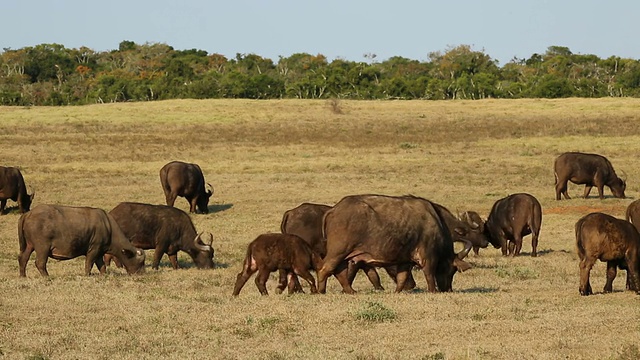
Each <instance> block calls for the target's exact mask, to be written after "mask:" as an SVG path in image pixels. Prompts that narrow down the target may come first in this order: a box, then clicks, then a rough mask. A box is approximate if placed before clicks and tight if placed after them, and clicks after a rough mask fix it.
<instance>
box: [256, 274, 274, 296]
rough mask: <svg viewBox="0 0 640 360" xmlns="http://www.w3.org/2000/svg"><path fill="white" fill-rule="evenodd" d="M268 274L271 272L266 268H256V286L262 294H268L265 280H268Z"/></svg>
mask: <svg viewBox="0 0 640 360" xmlns="http://www.w3.org/2000/svg"><path fill="white" fill-rule="evenodd" d="M269 274H271V272H270V271H269V270H267V269H264V268H260V269H258V275H256V286H257V287H258V291H260V294H262V295H269V292H268V291H267V280H269Z"/></svg>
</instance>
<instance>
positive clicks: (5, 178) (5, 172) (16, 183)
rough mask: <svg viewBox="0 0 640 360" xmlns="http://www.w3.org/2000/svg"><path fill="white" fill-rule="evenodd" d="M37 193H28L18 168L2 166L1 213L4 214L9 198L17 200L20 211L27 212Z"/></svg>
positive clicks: (0, 185) (0, 183)
mask: <svg viewBox="0 0 640 360" xmlns="http://www.w3.org/2000/svg"><path fill="white" fill-rule="evenodd" d="M35 195H36V193H35V192H32V193H31V195H29V194H27V187H26V186H25V184H24V178H23V177H22V173H20V170H19V169H18V168H14V167H4V166H0V215H4V208H5V206H7V199H11V200H13V201H17V202H18V207H19V208H20V212H21V213H23V214H24V213H26V212H27V211H29V208H30V207H31V202H32V201H33V198H34V196H35Z"/></svg>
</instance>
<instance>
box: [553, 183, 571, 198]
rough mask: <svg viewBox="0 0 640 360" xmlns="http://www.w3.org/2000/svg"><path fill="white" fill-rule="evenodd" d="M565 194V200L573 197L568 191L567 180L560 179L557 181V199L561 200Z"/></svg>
mask: <svg viewBox="0 0 640 360" xmlns="http://www.w3.org/2000/svg"><path fill="white" fill-rule="evenodd" d="M561 194H562V196H564V198H565V200H569V199H571V197H570V196H569V192H568V191H567V180H563V181H560V179H558V182H557V183H556V200H560V195H561Z"/></svg>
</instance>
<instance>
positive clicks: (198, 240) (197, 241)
mask: <svg viewBox="0 0 640 360" xmlns="http://www.w3.org/2000/svg"><path fill="white" fill-rule="evenodd" d="M203 233H204V231H203V232H201V233H200V234H198V235H196V238H195V239H193V246H195V247H196V249H198V250H200V251H208V250H209V246H207V245H203V244H204V243H203V242H202V238H201V236H202V234H203Z"/></svg>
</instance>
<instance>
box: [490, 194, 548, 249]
mask: <svg viewBox="0 0 640 360" xmlns="http://www.w3.org/2000/svg"><path fill="white" fill-rule="evenodd" d="M541 225H542V206H540V202H539V201H538V199H536V198H535V197H533V196H532V195H529V194H524V193H520V194H513V195H509V196H507V197H505V198H502V199H500V200H498V201H496V202H495V204H493V207H492V208H491V212H490V213H489V217H488V218H487V221H486V222H485V223H484V233H485V234H486V235H487V238H488V239H489V242H490V243H491V244H492V245H493V246H494V247H495V248H501V249H502V255H507V250H508V254H509V255H514V256H515V255H519V254H520V250H521V249H522V238H523V237H524V236H527V235H529V234H531V256H534V257H535V256H538V252H537V248H538V237H539V236H540V226H541Z"/></svg>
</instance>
